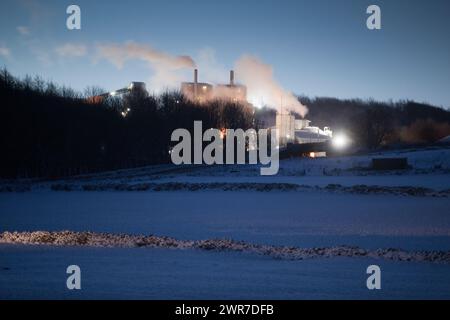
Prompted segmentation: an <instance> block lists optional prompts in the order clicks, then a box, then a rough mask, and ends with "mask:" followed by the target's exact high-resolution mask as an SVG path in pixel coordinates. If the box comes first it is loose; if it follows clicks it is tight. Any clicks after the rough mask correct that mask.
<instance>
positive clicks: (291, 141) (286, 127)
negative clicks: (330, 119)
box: [88, 69, 333, 157]
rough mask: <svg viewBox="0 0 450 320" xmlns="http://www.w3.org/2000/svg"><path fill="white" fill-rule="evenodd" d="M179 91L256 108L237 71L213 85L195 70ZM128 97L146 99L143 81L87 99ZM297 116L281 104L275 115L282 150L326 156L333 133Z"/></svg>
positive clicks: (201, 99) (195, 98) (197, 98)
mask: <svg viewBox="0 0 450 320" xmlns="http://www.w3.org/2000/svg"><path fill="white" fill-rule="evenodd" d="M180 91H181V93H182V95H183V96H184V97H185V98H187V99H189V100H190V101H193V102H194V103H198V104H200V105H201V104H204V103H207V102H210V101H213V100H221V101H228V102H232V103H240V104H245V105H248V106H252V107H254V106H253V105H252V104H250V103H249V102H248V100H247V87H246V86H245V85H242V84H238V83H236V81H235V73H234V70H230V78H229V83H227V84H216V85H214V84H211V83H207V82H199V71H198V69H194V77H193V81H192V82H182V83H181V87H180ZM126 94H137V95H140V96H144V97H146V96H148V91H147V89H146V86H145V83H144V82H131V83H130V85H129V86H128V87H125V88H122V89H118V90H115V91H112V92H107V93H104V94H100V95H96V96H93V97H90V98H88V100H89V102H93V103H101V102H102V101H103V100H104V99H105V98H107V97H123V96H124V95H126ZM130 111H131V110H130V109H129V108H128V109H126V110H122V111H121V114H122V116H123V117H126V116H127V115H128V114H129V112H130ZM296 116H297V117H299V116H298V115H296V114H295V113H292V112H290V111H285V108H283V106H282V105H280V111H278V112H277V113H276V119H275V126H274V127H272V128H273V129H278V133H279V144H280V149H281V150H286V149H288V146H293V145H297V146H298V145H309V146H312V148H313V149H312V150H313V152H307V153H305V154H306V155H311V154H313V155H314V157H317V156H326V153H325V152H324V151H323V150H321V149H320V150H316V149H315V146H317V145H321V144H324V143H327V142H329V141H331V139H332V138H333V132H332V130H331V129H330V128H329V127H324V128H323V129H321V128H319V127H314V126H311V125H310V123H311V121H309V120H307V119H303V118H302V119H298V118H296ZM308 150H309V149H308Z"/></svg>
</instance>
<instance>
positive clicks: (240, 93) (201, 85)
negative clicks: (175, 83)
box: [181, 69, 248, 103]
mask: <svg viewBox="0 0 450 320" xmlns="http://www.w3.org/2000/svg"><path fill="white" fill-rule="evenodd" d="M181 93H182V94H183V95H184V96H185V97H186V98H188V99H190V100H192V101H195V102H197V103H205V102H208V101H211V100H215V99H218V100H228V101H231V102H238V103H248V102H247V87H246V86H244V85H240V84H236V83H235V81H234V71H233V70H231V71H230V82H229V83H228V84H218V85H216V86H213V85H212V84H209V83H206V82H198V69H195V70H194V81H193V82H183V83H181Z"/></svg>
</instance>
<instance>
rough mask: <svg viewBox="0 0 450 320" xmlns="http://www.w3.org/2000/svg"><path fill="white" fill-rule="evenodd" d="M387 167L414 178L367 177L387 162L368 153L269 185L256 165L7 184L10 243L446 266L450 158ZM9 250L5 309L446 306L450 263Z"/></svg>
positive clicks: (416, 156)
mask: <svg viewBox="0 0 450 320" xmlns="http://www.w3.org/2000/svg"><path fill="white" fill-rule="evenodd" d="M383 155H386V154H383ZM388 155H389V156H393V155H394V156H406V157H408V161H409V164H410V166H411V168H410V169H408V170H405V171H398V172H373V171H371V170H368V169H367V168H368V166H369V164H370V159H371V158H372V157H376V156H379V155H370V156H356V157H340V158H327V159H289V160H283V161H282V162H281V169H280V173H279V175H277V176H274V177H261V176H259V175H258V173H259V170H258V168H257V167H256V166H224V167H204V166H198V167H193V168H191V167H174V166H170V165H162V166H153V167H145V168H140V169H134V170H121V171H115V172H108V173H103V174H98V175H86V176H82V177H77V178H72V179H64V180H60V181H26V180H23V181H18V182H17V181H16V182H11V181H3V182H2V183H0V190H2V191H3V192H0V233H1V232H4V231H10V232H13V231H19V232H21V231H37V230H42V231H60V230H71V231H78V232H84V231H92V232H97V233H99V232H104V233H108V234H112V235H119V234H124V233H125V234H128V235H141V234H142V235H150V234H153V235H156V236H161V237H172V238H175V239H177V240H180V241H185V242H189V241H200V240H207V239H232V240H234V241H243V242H245V243H246V244H248V245H249V246H260V245H261V246H263V245H265V246H270V247H271V248H272V247H273V248H276V247H283V248H285V247H293V249H292V250H294V249H295V250H300V249H307V248H313V249H315V250H319V249H320V248H323V247H327V248H335V247H339V246H352V247H353V246H355V247H358V248H360V249H361V250H366V251H374V252H377V250H379V249H383V250H386V249H388V248H393V250H394V252H396V250H401V252H405V254H406V253H407V252H420V251H422V252H423V254H424V255H427V254H428V255H430V254H431V252H436V251H441V252H440V254H441V255H443V256H446V255H448V254H449V252H450V193H449V192H448V190H450V149H430V150H425V151H423V150H422V151H416V150H405V151H401V152H396V153H393V152H391V153H389V154H388ZM127 190H132V191H127ZM139 190H140V191H139ZM2 239H3V238H2V236H1V235H0V298H1V299H17V298H63V299H66V298H152V299H158V298H160V299H166V298H167V299H170V298H186V299H208V298H210V299H214V298H219V299H220V298H224V299H241V298H242V299H244V298H247V299H257V298H268V299H280V298H287V299H299V298H305V299H309V298H325V299H332V298H363V299H371V298H377V299H379V298H381V299H384V298H385V299H390V298H425V299H426V298H443V299H450V263H446V262H445V261H444V260H445V259H444V260H439V261H437V260H436V261H435V262H433V261H432V260H433V259H429V260H426V261H418V260H420V259H413V260H411V261H397V260H395V259H394V260H390V259H387V258H386V256H382V255H367V256H358V255H355V256H354V257H353V256H351V255H350V256H346V257H339V256H335V255H331V256H327V255H322V256H315V257H313V258H311V259H308V258H307V259H302V260H298V259H290V258H289V256H288V257H280V256H274V255H264V254H258V253H257V252H256V253H255V252H251V251H249V252H247V251H246V250H243V251H241V252H237V251H235V250H228V248H214V250H200V249H199V248H198V247H195V246H194V247H192V248H191V247H188V248H173V247H170V248H169V247H148V246H144V247H142V246H136V247H133V246H131V247H126V248H124V247H120V246H112V247H111V248H100V247H91V246H89V245H83V246H76V247H74V246H54V245H50V244H53V243H48V244H46V245H43V244H40V245H36V244H32V243H31V244H30V243H27V244H19V243H4V242H5V241H3V243H2ZM431 256H433V255H431ZM419 257H420V255H419ZM70 264H77V265H79V266H80V267H81V269H82V290H80V291H78V292H75V291H69V290H67V289H66V287H65V280H66V276H67V275H66V274H65V271H66V267H67V266H68V265H70ZM371 264H377V265H379V266H380V267H381V269H382V289H381V290H379V291H369V290H368V289H367V288H366V279H367V274H366V268H367V266H369V265H371Z"/></svg>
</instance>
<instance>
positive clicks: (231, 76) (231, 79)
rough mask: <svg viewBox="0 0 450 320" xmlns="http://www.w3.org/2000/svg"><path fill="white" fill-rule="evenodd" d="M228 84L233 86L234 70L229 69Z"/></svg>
mask: <svg viewBox="0 0 450 320" xmlns="http://www.w3.org/2000/svg"><path fill="white" fill-rule="evenodd" d="M230 85H231V86H234V70H230Z"/></svg>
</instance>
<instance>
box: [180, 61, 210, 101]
mask: <svg viewBox="0 0 450 320" xmlns="http://www.w3.org/2000/svg"><path fill="white" fill-rule="evenodd" d="M181 93H182V94H183V95H184V96H185V97H186V98H188V99H189V100H192V101H196V102H199V103H203V102H206V101H208V100H211V99H212V98H213V86H212V85H211V84H209V83H206V82H198V70H197V69H195V70H194V82H182V83H181Z"/></svg>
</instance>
